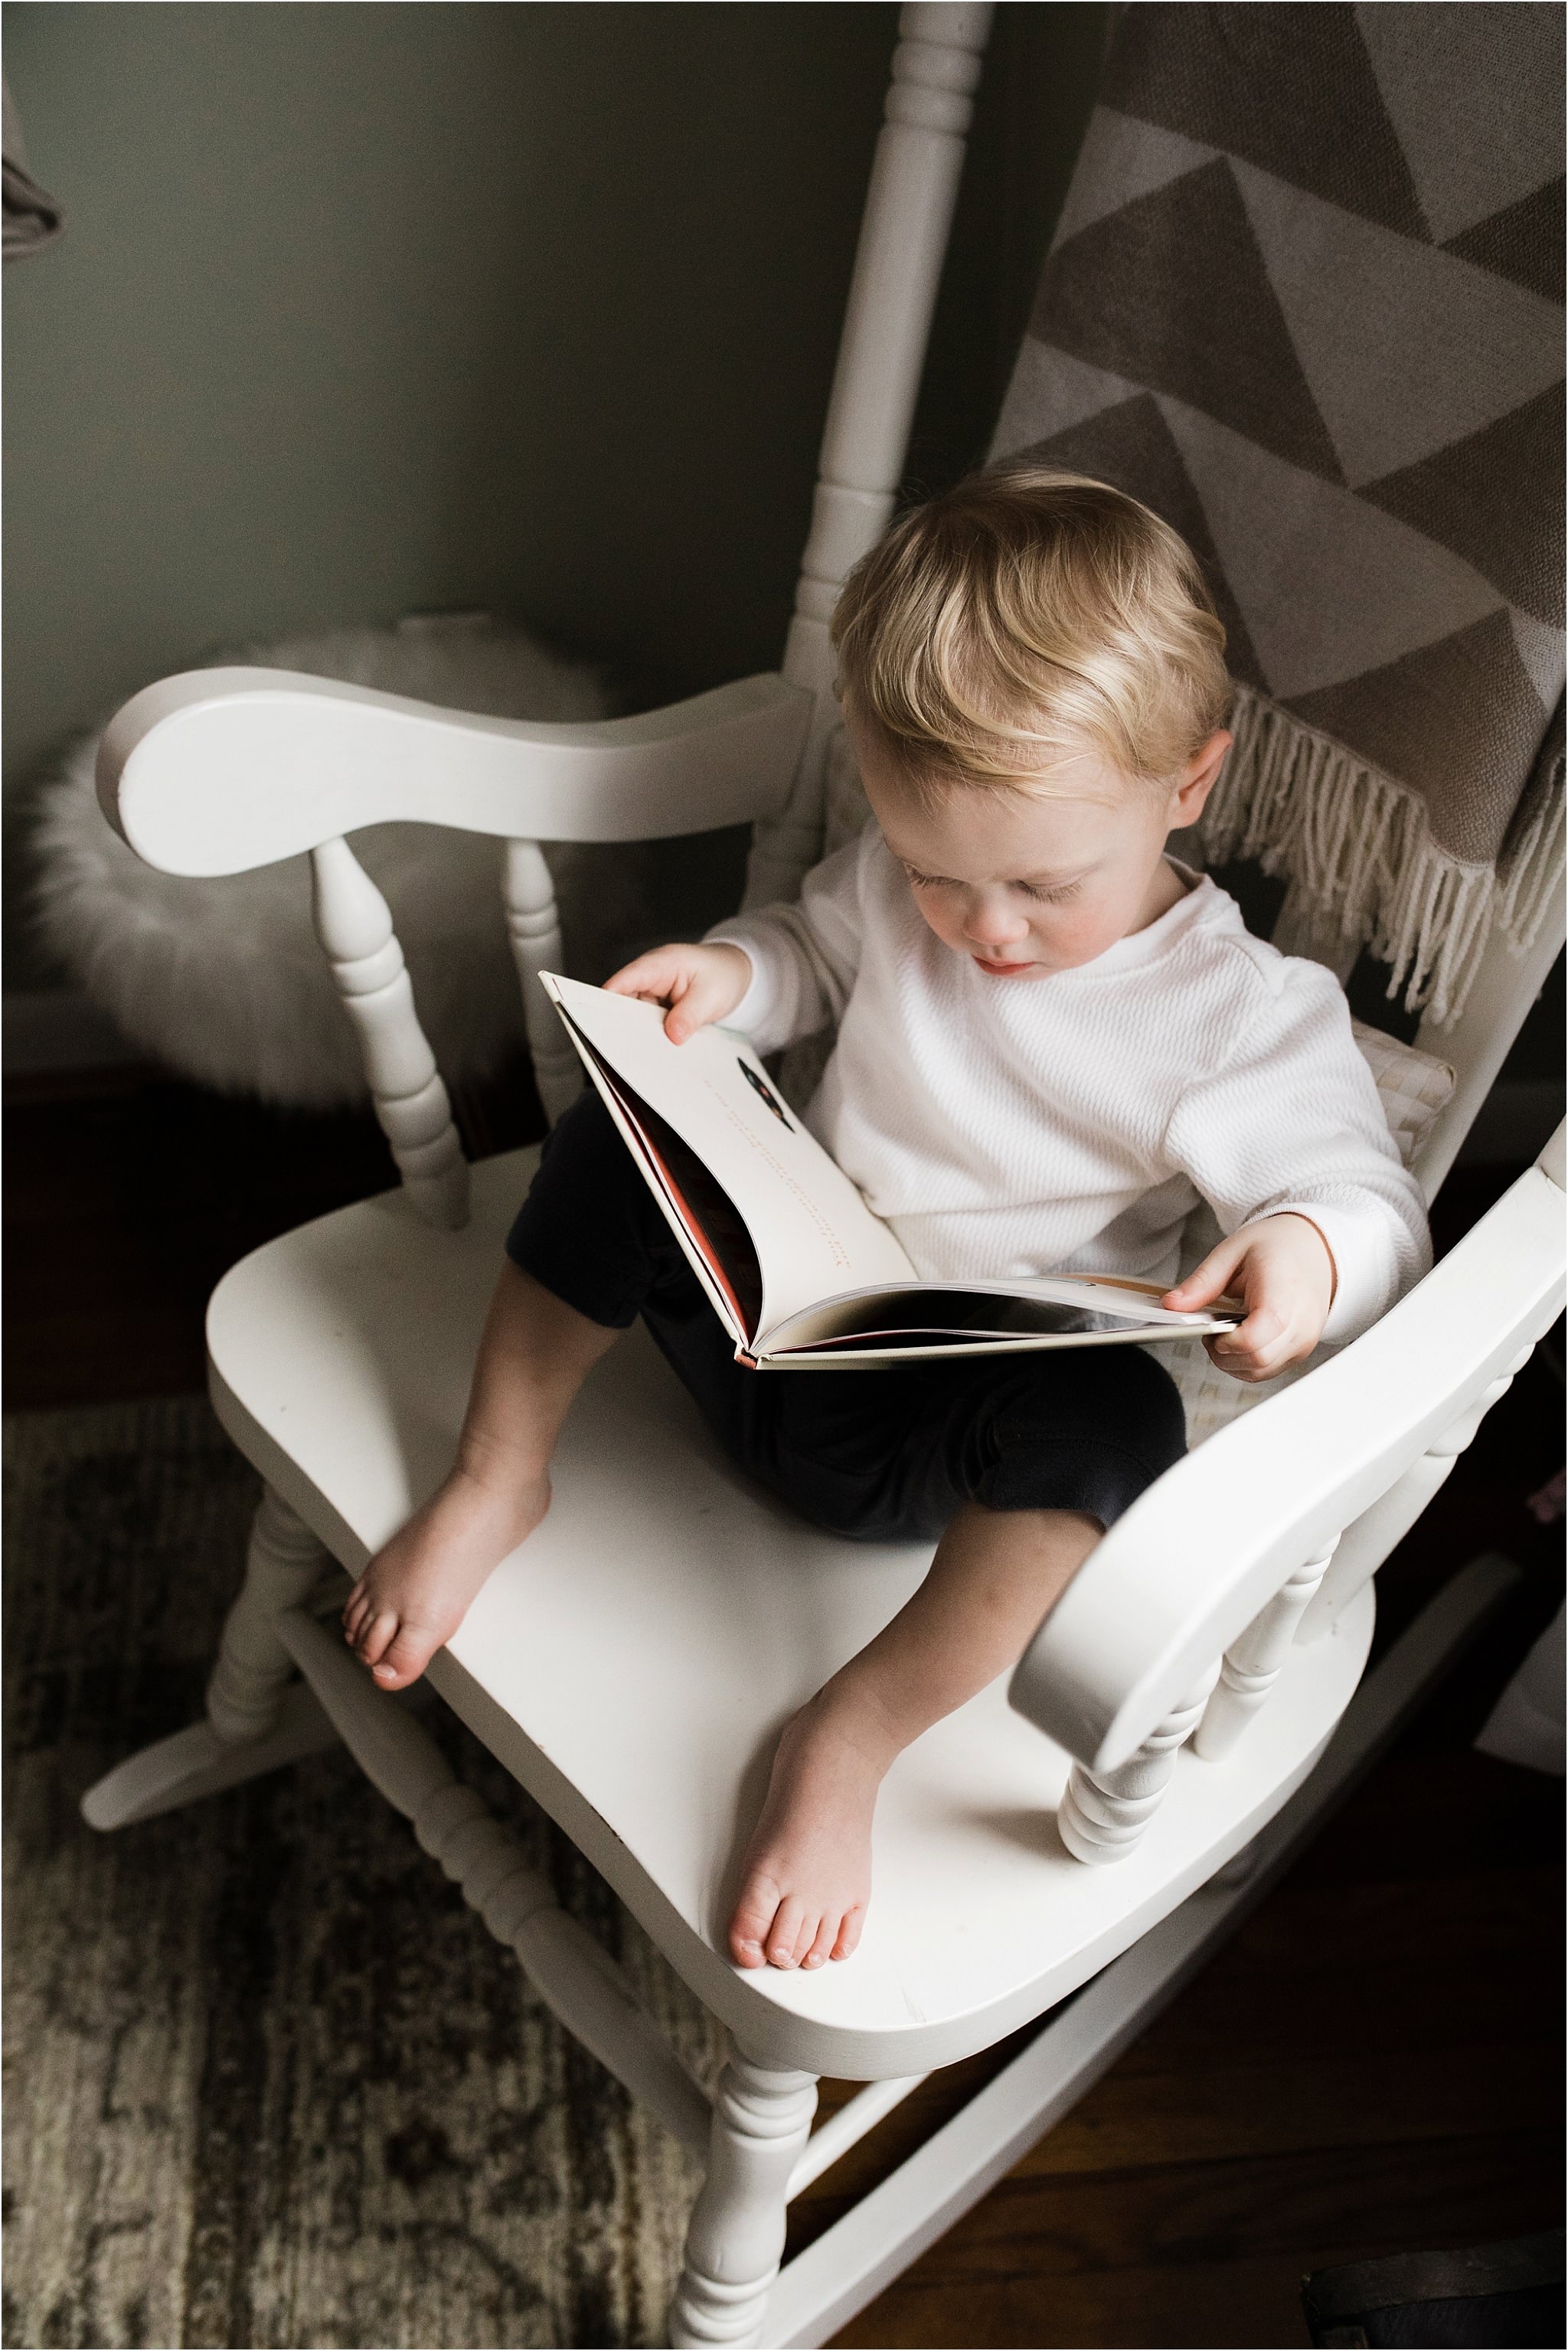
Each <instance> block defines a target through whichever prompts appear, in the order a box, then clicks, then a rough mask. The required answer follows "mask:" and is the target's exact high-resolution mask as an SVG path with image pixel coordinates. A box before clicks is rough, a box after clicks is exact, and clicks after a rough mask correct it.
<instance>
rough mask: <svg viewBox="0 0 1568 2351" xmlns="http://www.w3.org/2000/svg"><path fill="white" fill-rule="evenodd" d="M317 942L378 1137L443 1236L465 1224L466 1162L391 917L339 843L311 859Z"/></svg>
mask: <svg viewBox="0 0 1568 2351" xmlns="http://www.w3.org/2000/svg"><path fill="white" fill-rule="evenodd" d="M310 865H311V874H312V904H313V906H314V911H315V916H316V935H317V937H318V938H319V940H320V942H321V946H322V948H323V950H324V951H325V953H326V956H327V960H328V963H329V967H330V968H331V973H332V980H333V984H334V986H335V987H336V988H337V990H338V993H339V995H340V997H341V998H342V999H343V1006H344V1009H345V1010H346V1011H347V1013H348V1015H349V1018H350V1020H351V1021H352V1022H353V1024H354V1029H355V1031H356V1033H357V1034H358V1037H359V1040H360V1050H361V1054H362V1056H363V1058H364V1064H365V1077H366V1080H367V1081H368V1083H369V1085H370V1089H371V1100H372V1102H374V1104H375V1111H376V1117H377V1118H378V1120H379V1121H380V1122H381V1128H382V1134H384V1135H385V1136H386V1139H387V1141H388V1143H389V1144H391V1145H392V1157H393V1158H394V1159H395V1160H396V1162H397V1165H398V1172H399V1174H400V1175H402V1181H403V1188H404V1190H405V1191H406V1192H407V1194H408V1197H409V1201H410V1204H411V1205H412V1207H413V1208H414V1210H415V1211H416V1213H417V1214H418V1215H420V1216H422V1217H423V1218H424V1219H425V1221H426V1222H427V1223H429V1224H433V1225H442V1226H444V1227H446V1228H449V1229H452V1228H456V1227H457V1226H459V1225H461V1224H463V1223H464V1222H465V1220H466V1217H467V1215H468V1163H467V1161H466V1160H465V1158H464V1156H463V1145H462V1143H461V1142H460V1140H459V1139H458V1134H457V1129H456V1128H455V1126H454V1124H453V1123H452V1105H451V1103H450V1102H448V1100H447V1098H446V1088H445V1087H444V1085H443V1083H442V1081H441V1076H440V1073H439V1071H437V1069H436V1066H435V1056H434V1053H433V1052H432V1051H431V1050H430V1046H429V1043H428V1042H427V1040H426V1038H425V1034H424V1031H423V1029H422V1028H421V1027H420V1025H419V1016H418V1014H417V1013H416V1012H415V1010H414V1008H413V987H412V986H411V985H410V982H409V977H408V970H407V967H406V966H405V964H404V962H403V959H402V947H401V946H399V944H398V939H397V934H396V933H395V932H394V930H393V929H392V910H391V908H390V907H389V906H388V904H387V902H386V900H385V899H384V898H383V897H382V893H381V892H380V891H379V890H378V889H377V888H376V885H375V883H373V882H372V881H371V877H370V875H369V874H368V873H367V872H365V869H364V867H363V866H362V865H361V863H360V861H359V859H358V858H357V857H356V856H355V855H354V852H353V851H352V850H351V849H350V847H349V844H348V842H347V841H322V842H321V843H319V846H318V847H317V848H316V849H315V850H314V851H313V852H312V853H311V859H310Z"/></svg>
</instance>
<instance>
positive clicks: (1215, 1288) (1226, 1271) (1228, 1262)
mask: <svg viewBox="0 0 1568 2351" xmlns="http://www.w3.org/2000/svg"><path fill="white" fill-rule="evenodd" d="M1247 1250H1248V1242H1247V1241H1246V1240H1245V1239H1244V1238H1242V1236H1241V1234H1239V1233H1232V1234H1231V1236H1230V1238H1229V1239H1228V1240H1224V1241H1221V1242H1220V1244H1219V1246H1218V1249H1210V1250H1209V1252H1208V1255H1207V1257H1206V1258H1205V1259H1204V1260H1203V1263H1202V1264H1201V1265H1197V1266H1194V1268H1193V1270H1192V1271H1191V1272H1190V1273H1189V1274H1188V1275H1187V1277H1186V1280H1185V1281H1181V1282H1178V1283H1177V1285H1176V1288H1175V1289H1174V1290H1166V1294H1165V1296H1164V1297H1163V1298H1162V1299H1161V1301H1160V1304H1161V1305H1162V1306H1164V1307H1167V1308H1168V1309H1169V1310H1170V1311H1171V1312H1172V1313H1173V1314H1196V1313H1197V1312H1198V1311H1199V1310H1200V1309H1201V1308H1203V1307H1205V1306H1209V1305H1212V1304H1213V1302H1214V1301H1215V1300H1216V1299H1217V1298H1218V1297H1219V1296H1220V1294H1221V1292H1222V1291H1223V1290H1225V1288H1226V1286H1227V1284H1228V1281H1229V1280H1230V1277H1231V1275H1232V1274H1233V1273H1234V1272H1235V1271H1236V1269H1237V1267H1238V1266H1239V1264H1240V1263H1241V1260H1242V1259H1243V1258H1244V1257H1245V1256H1246V1255H1247Z"/></svg>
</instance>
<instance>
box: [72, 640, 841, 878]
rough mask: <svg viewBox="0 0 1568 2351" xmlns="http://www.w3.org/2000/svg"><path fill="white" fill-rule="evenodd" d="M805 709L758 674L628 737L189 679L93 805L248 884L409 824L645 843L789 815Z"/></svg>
mask: <svg viewBox="0 0 1568 2351" xmlns="http://www.w3.org/2000/svg"><path fill="white" fill-rule="evenodd" d="M811 708H812V702H811V696H810V695H809V694H807V693H806V692H805V691H804V690H803V689H802V688H801V687H800V686H796V685H791V684H789V683H788V681H787V680H785V679H784V678H781V677H777V676H773V675H770V674H763V675H760V676H757V677H747V678H741V679H739V680H738V681H737V683H736V684H732V685H724V686H719V687H717V688H716V690H715V691H714V692H713V693H711V694H699V695H695V697H694V698H693V699H692V700H690V701H688V702H677V703H672V704H671V705H669V706H668V707H666V708H665V709H663V710H654V711H648V712H645V713H643V715H641V716H637V717H634V718H609V719H593V720H590V721H588V722H586V723H581V724H578V725H572V726H546V725H543V724H538V725H536V724H533V723H530V722H528V721H526V720H520V719H508V718H485V717H478V716H469V715H468V714H466V713H465V712H462V711H455V710H442V709H437V708H435V707H434V705H431V704H429V703H423V702H413V701H410V700H408V699H407V698H406V697H404V696H403V695H397V694H377V693H372V692H371V690H370V689H369V688H367V687H364V686H356V685H344V684H340V683H338V682H337V681H336V680H333V679H330V678H319V677H307V676H302V675H296V674H293V673H292V672H289V671H287V670H269V669H237V668H235V669H208V670H190V671H186V672H184V673H183V674H181V675H179V676H177V677H167V678H164V679H162V681H161V682H160V683H159V684H156V685H150V686H148V687H146V688H145V689H144V690H143V692H141V694H138V695H133V696H132V697H131V700H130V701H129V702H128V703H126V704H125V705H123V707H122V708H121V709H120V710H119V711H118V712H117V713H116V714H115V716H114V717H113V718H112V719H111V720H110V724H109V726H108V727H107V728H106V730H105V732H104V737H103V741H102V745H101V747H100V748H99V760H98V794H99V802H100V803H101V805H102V808H103V812H104V814H105V816H107V817H108V819H109V821H110V824H112V825H113V826H114V828H115V830H116V831H118V832H120V834H122V835H123V837H124V838H125V840H126V841H128V842H129V843H130V845H131V848H132V849H133V850H135V852H137V855H138V856H139V857H141V858H143V859H145V861H146V862H147V863H148V864H150V865H155V866H158V867H161V868H162V871H163V872H166V873H193V874H211V873H239V872H247V871H248V870H249V869H250V868H251V867H253V866H256V865H271V864H274V863H276V862H277V860H278V859H279V858H284V857H293V856H297V855H298V854H299V852H302V851H305V850H311V849H317V848H319V847H320V846H321V844H322V843H323V842H324V841H336V840H339V839H340V838H341V837H342V836H343V835H344V834H346V833H350V832H354V831H357V830H358V829H359V828H360V827H361V825H368V824H385V823H389V822H395V821H399V820H413V821H415V822H419V823H423V824H447V825H453V826H455V827H457V828H458V829H460V830H462V831H468V832H487V833H495V834H498V835H500V836H502V837H503V838H506V839H511V840H527V841H652V840H658V839H661V838H664V837H665V836H667V835H669V834H672V833H683V832H706V831H714V830H716V828H717V827H718V826H720V825H728V824H742V823H745V822H747V820H749V819H751V818H754V817H758V816H764V815H768V814H770V813H771V812H773V811H774V810H777V809H779V808H780V807H781V806H782V805H783V802H784V799H785V798H786V796H787V794H788V792H789V784H790V780H791V778H792V777H793V775H794V772H795V768H796V765H797V762H798V760H799V758H800V748H801V746H802V744H803V743H804V741H805V737H806V728H807V725H808V722H809V720H810V714H811Z"/></svg>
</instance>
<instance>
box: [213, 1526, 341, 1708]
mask: <svg viewBox="0 0 1568 2351" xmlns="http://www.w3.org/2000/svg"><path fill="white" fill-rule="evenodd" d="M330 1565H331V1554H330V1552H329V1551H328V1549H327V1547H326V1545H325V1544H324V1543H323V1542H322V1541H321V1540H320V1538H319V1536H318V1535H314V1534H312V1533H311V1531H310V1529H309V1528H308V1526H307V1525H306V1524H305V1521H304V1520H303V1519H300V1518H298V1517H297V1516H296V1514H295V1512H294V1511H293V1510H290V1509H289V1507H288V1505H287V1502H286V1501H285V1500H284V1499H283V1498H282V1496H281V1495H280V1494H275V1493H274V1492H273V1490H272V1489H271V1488H270V1487H268V1488H267V1491H266V1492H265V1493H264V1494H263V1496H262V1498H261V1506H260V1508H259V1509H258V1510H257V1511H256V1520H255V1523H254V1524H253V1526H252V1528H251V1534H250V1547H249V1550H248V1552H247V1553H246V1568H245V1582H244V1583H243V1584H242V1585H241V1587H240V1593H239V1597H238V1598H237V1599H236V1600H235V1604H234V1605H233V1607H232V1608H231V1609H230V1610H229V1613H228V1615H227V1617H226V1618H225V1623H224V1629H223V1637H222V1639H221V1640H220V1642H219V1644H218V1655H217V1662H216V1664H215V1665H214V1667H213V1671H212V1677H211V1679H210V1680H209V1681H208V1683H207V1719H208V1721H209V1722H210V1723H211V1724H212V1727H213V1729H214V1731H215V1732H216V1733H217V1735H218V1737H219V1739H221V1740H223V1741H224V1742H225V1745H227V1746H231V1747H232V1746H243V1745H244V1744H245V1743H246V1741H247V1740H256V1739H265V1738H266V1737H267V1734H268V1732H269V1731H271V1730H273V1729H276V1727H277V1717H278V1709H279V1708H280V1706H281V1705H282V1702H283V1697H284V1693H285V1691H286V1690H287V1687H288V1685H289V1684H290V1682H292V1680H293V1679H294V1660H293V1658H292V1657H291V1656H289V1654H288V1651H287V1648H286V1647H285V1646H284V1645H283V1643H282V1641H280V1640H279V1638H278V1635H277V1618H278V1617H279V1615H280V1614H282V1612H283V1610H284V1609H286V1608H298V1607H299V1606H300V1605H301V1604H303V1603H304V1602H305V1601H306V1600H308V1598H309V1596H310V1593H311V1592H312V1591H313V1590H314V1589H315V1587H316V1585H317V1584H318V1583H319V1582H320V1580H321V1576H322V1573H323V1571H324V1570H326V1569H328V1568H329V1567H330Z"/></svg>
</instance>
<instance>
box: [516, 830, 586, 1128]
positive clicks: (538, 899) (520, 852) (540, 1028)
mask: <svg viewBox="0 0 1568 2351" xmlns="http://www.w3.org/2000/svg"><path fill="white" fill-rule="evenodd" d="M501 892H502V897H503V900H504V903H505V906H506V914H507V937H508V938H509V939H510V941H511V943H512V960H513V962H514V963H515V964H516V965H517V984H518V986H519V987H521V989H522V992H523V1018H524V1019H525V1020H526V1022H527V1024H528V1052H529V1054H530V1056H531V1057H532V1061H533V1065H534V1083H535V1084H536V1085H537V1086H538V1092H539V1100H540V1102H542V1103H543V1105H544V1112H545V1116H546V1117H547V1118H548V1119H549V1123H550V1124H551V1125H552V1126H553V1125H554V1124H555V1123H556V1121H557V1119H558V1118H559V1116H560V1114H561V1113H562V1111H563V1110H567V1109H570V1106H571V1104H572V1103H573V1102H575V1101H576V1100H577V1097H578V1095H579V1094H580V1092H582V1064H581V1062H580V1061H579V1060H578V1058H577V1055H576V1053H575V1051H574V1050H572V1047H571V1045H570V1042H569V1040H568V1038H567V1034H566V1031H565V1029H563V1028H562V1027H561V1025H560V1020H559V1016H558V1014H557V1012H556V1008H555V1007H554V1005H553V1004H552V1003H551V1002H550V1000H549V997H548V996H547V995H546V994H545V991H544V988H543V987H542V985H541V984H540V980H539V974H540V972H541V971H563V970H564V969H565V967H566V956H565V954H564V953H563V951H562V947H561V937H560V915H559V911H558V909H557V906H556V903H555V883H554V881H553V880H552V878H551V875H550V870H549V866H548V865H547V864H546V863H545V860H544V852H542V850H541V849H540V848H539V845H538V841H507V860H506V865H505V868H504V871H503V876H502V883H501Z"/></svg>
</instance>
